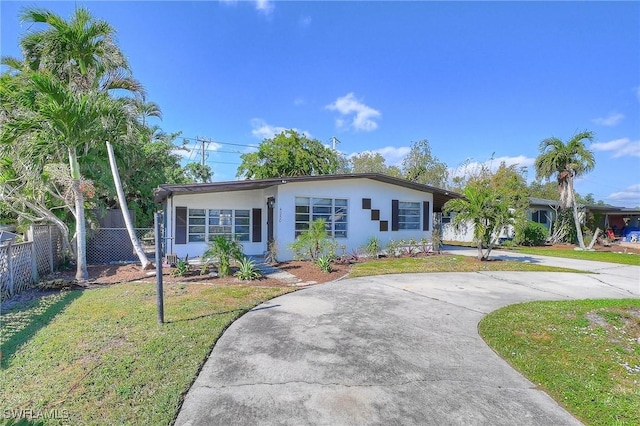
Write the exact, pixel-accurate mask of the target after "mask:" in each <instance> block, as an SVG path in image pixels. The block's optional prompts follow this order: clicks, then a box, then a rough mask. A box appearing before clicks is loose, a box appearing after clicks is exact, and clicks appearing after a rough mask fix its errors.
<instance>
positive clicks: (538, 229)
mask: <svg viewBox="0 0 640 426" xmlns="http://www.w3.org/2000/svg"><path fill="white" fill-rule="evenodd" d="M548 236H549V232H548V231H547V228H546V226H544V225H542V224H541V223H537V222H533V221H531V220H529V221H527V222H526V223H525V225H524V226H523V227H522V228H519V229H517V230H516V235H515V243H516V244H518V245H521V246H540V245H543V244H544V242H545V241H546V240H547V237H548Z"/></svg>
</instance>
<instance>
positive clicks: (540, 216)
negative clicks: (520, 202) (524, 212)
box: [531, 210, 547, 223]
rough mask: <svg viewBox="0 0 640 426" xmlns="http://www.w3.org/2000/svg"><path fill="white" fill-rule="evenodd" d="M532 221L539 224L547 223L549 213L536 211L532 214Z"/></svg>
mask: <svg viewBox="0 0 640 426" xmlns="http://www.w3.org/2000/svg"><path fill="white" fill-rule="evenodd" d="M531 220H532V221H534V222H538V223H547V211H546V210H536V211H534V212H533V213H532V214H531Z"/></svg>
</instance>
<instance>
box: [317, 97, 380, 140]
mask: <svg viewBox="0 0 640 426" xmlns="http://www.w3.org/2000/svg"><path fill="white" fill-rule="evenodd" d="M325 108H326V109H328V110H331V111H338V112H339V113H340V114H341V115H342V116H343V117H340V118H338V119H336V127H338V128H346V127H351V128H353V129H354V130H356V131H360V130H362V131H365V132H370V131H373V130H375V129H377V128H378V123H377V122H376V121H375V120H376V119H377V118H379V117H380V116H381V115H382V114H380V111H378V110H375V109H373V108H371V107H369V106H367V105H365V104H363V103H362V102H360V101H359V100H358V99H356V97H355V95H354V94H353V93H348V94H346V95H345V96H342V97H340V98H338V99H336V100H335V102H333V103H332V104H330V105H327V106H326V107H325ZM352 115H353V119H352V120H351V123H350V124H349V125H347V121H346V120H345V118H344V117H348V116H352Z"/></svg>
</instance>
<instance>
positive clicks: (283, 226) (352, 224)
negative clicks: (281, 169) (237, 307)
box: [275, 179, 433, 260]
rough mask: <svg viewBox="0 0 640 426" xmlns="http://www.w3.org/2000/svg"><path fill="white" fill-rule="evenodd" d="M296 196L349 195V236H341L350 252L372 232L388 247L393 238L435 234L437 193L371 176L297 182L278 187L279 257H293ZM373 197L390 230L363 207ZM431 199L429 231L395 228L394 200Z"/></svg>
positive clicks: (364, 241) (361, 244)
mask: <svg viewBox="0 0 640 426" xmlns="http://www.w3.org/2000/svg"><path fill="white" fill-rule="evenodd" d="M295 197H326V198H346V199H347V200H348V213H347V214H348V224H347V226H348V228H347V238H338V239H337V241H338V243H339V244H341V245H345V246H346V251H347V253H349V252H351V251H352V250H355V249H358V248H360V247H362V246H363V245H364V244H365V243H366V242H367V240H368V239H369V238H370V237H372V236H377V237H378V239H379V240H380V243H381V245H382V246H383V247H384V246H385V245H386V244H387V243H388V242H389V240H391V239H393V240H400V239H409V238H414V239H416V240H419V239H420V238H423V237H424V238H431V230H432V229H433V194H430V193H425V192H421V191H416V190H413V189H409V188H403V187H399V186H396V185H391V184H387V183H383V182H378V181H373V180H370V179H345V180H343V181H338V180H335V181H322V182H294V183H288V184H286V185H280V186H279V187H278V197H277V199H276V200H277V206H276V207H277V210H276V212H275V213H276V224H277V227H276V228H277V230H278V232H277V234H276V235H277V237H276V239H277V243H278V258H279V259H280V260H286V259H291V258H292V257H293V253H292V252H291V251H290V250H289V249H288V245H289V244H291V242H293V241H294V239H295ZM363 198H370V199H371V209H375V210H380V219H381V220H386V221H388V223H389V230H388V231H386V232H380V221H377V220H376V221H373V220H371V210H368V209H363V208H362V199H363ZM394 199H395V200H399V201H413V202H420V203H422V202H423V201H428V202H429V208H430V212H429V217H430V226H429V229H430V230H429V231H422V230H400V231H391V200H394Z"/></svg>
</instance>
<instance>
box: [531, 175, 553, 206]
mask: <svg viewBox="0 0 640 426" xmlns="http://www.w3.org/2000/svg"><path fill="white" fill-rule="evenodd" d="M528 193H529V196H530V197H536V198H542V199H544V200H553V201H555V200H557V199H558V185H557V184H555V183H553V182H542V181H541V180H540V179H537V180H535V181H533V182H531V183H530V184H529V189H528Z"/></svg>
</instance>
